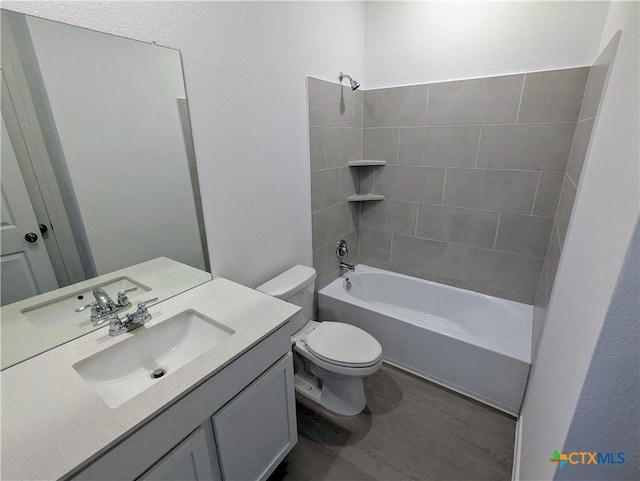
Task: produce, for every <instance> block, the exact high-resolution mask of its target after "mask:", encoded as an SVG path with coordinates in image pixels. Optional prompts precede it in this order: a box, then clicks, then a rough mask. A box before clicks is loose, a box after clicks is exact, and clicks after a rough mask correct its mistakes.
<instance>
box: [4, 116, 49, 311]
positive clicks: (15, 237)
mask: <svg viewBox="0 0 640 481" xmlns="http://www.w3.org/2000/svg"><path fill="white" fill-rule="evenodd" d="M1 184H2V215H1V217H0V235H1V244H0V245H1V246H2V255H1V262H2V267H1V272H2V305H4V304H10V303H12V302H16V301H19V300H22V299H26V298H28V297H31V296H34V295H36V294H41V293H43V292H47V291H50V290H52V289H56V288H57V287H58V283H57V282H56V277H55V275H54V273H53V268H52V266H51V261H50V260H49V256H48V254H47V250H46V249H45V247H44V244H43V243H42V240H41V233H40V230H39V228H38V222H37V221H36V216H35V214H34V212H33V207H32V206H31V201H30V200H29V195H28V194H27V189H26V187H25V184H24V180H23V179H22V174H21V173H20V168H19V166H18V160H17V158H16V154H15V150H14V148H13V145H12V143H11V140H10V138H9V133H8V132H7V127H6V126H5V121H4V116H3V117H2V178H1Z"/></svg>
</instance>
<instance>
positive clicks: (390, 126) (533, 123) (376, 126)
mask: <svg viewBox="0 0 640 481" xmlns="http://www.w3.org/2000/svg"><path fill="white" fill-rule="evenodd" d="M595 117H596V116H595V115H594V116H591V117H587V118H585V119H581V120H578V119H574V120H532V121H531V122H515V121H512V122H476V123H463V124H429V125H420V124H416V125H373V126H368V127H357V128H363V129H365V130H374V129H425V128H427V129H440V128H445V127H449V128H452V127H479V126H481V125H484V126H491V127H496V126H497V127H499V126H504V125H520V124H522V125H537V124H575V123H578V122H584V121H585V120H590V119H593V118H595ZM309 127H315V128H321V127H322V128H326V129H352V128H354V127H344V126H333V125H309Z"/></svg>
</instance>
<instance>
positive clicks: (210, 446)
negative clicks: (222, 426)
mask: <svg viewBox="0 0 640 481" xmlns="http://www.w3.org/2000/svg"><path fill="white" fill-rule="evenodd" d="M214 452H215V444H214V442H213V431H212V430H211V426H209V425H207V424H204V425H202V426H200V427H199V428H198V429H196V430H195V431H194V432H193V433H191V434H190V435H189V437H188V438H187V439H185V440H184V441H182V442H181V443H180V444H179V445H178V446H177V447H176V448H174V449H173V450H172V451H171V452H170V453H169V454H167V455H166V456H165V457H164V458H162V459H161V460H160V461H158V462H157V463H156V464H155V465H154V466H153V467H152V468H151V469H150V470H149V471H147V472H146V473H144V474H143V475H142V476H141V477H140V478H138V479H139V481H175V480H185V481H187V480H193V481H196V480H197V481H204V480H214V481H219V480H221V479H222V478H221V477H220V473H219V472H216V473H215V475H214V468H213V467H214V466H215V465H216V463H215V459H214V456H212V453H214Z"/></svg>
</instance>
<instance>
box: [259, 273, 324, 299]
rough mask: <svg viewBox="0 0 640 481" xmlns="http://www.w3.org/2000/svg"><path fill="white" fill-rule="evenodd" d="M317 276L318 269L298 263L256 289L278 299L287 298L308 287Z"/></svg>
mask: <svg viewBox="0 0 640 481" xmlns="http://www.w3.org/2000/svg"><path fill="white" fill-rule="evenodd" d="M315 278H316V270H315V269H314V268H312V267H307V266H303V265H297V266H294V267H292V268H291V269H289V270H286V271H284V272H283V273H282V274H280V275H278V276H276V277H274V278H273V279H271V280H270V281H267V282H265V283H264V284H262V285H260V286H258V287H256V290H258V291H260V292H264V293H265V294H269V295H270V296H273V297H277V298H278V299H287V298H288V297H290V296H291V295H292V294H295V293H296V292H298V291H301V290H302V289H304V288H305V287H307V286H308V285H309V284H311V283H312V282H313V281H314V280H315Z"/></svg>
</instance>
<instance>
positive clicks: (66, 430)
mask: <svg viewBox="0 0 640 481" xmlns="http://www.w3.org/2000/svg"><path fill="white" fill-rule="evenodd" d="M185 309H194V310H196V311H199V312H201V313H203V314H205V315H206V316H209V317H211V318H212V319H215V320H216V321H218V322H220V323H222V324H224V325H225V326H227V327H229V328H231V329H233V330H235V333H234V334H233V335H232V336H230V337H229V338H228V339H227V340H225V342H224V343H222V344H219V345H218V346H216V348H215V349H212V350H210V351H208V352H207V353H205V354H203V355H201V356H200V357H198V358H196V359H195V360H194V361H192V362H190V363H188V364H187V365H185V366H184V367H182V368H181V369H179V370H178V371H176V372H175V373H173V375H172V373H169V375H167V376H166V377H165V378H163V379H161V380H159V382H158V383H157V384H155V385H154V386H152V387H150V388H148V389H147V390H145V391H144V392H142V393H141V394H139V395H138V396H136V397H134V398H133V399H131V400H129V401H127V402H126V403H125V404H123V405H122V406H120V407H118V408H116V409H111V408H109V407H107V405H106V404H105V403H104V402H103V401H102V399H100V397H98V395H97V394H96V393H95V392H94V391H93V389H92V388H91V387H90V386H89V385H88V384H87V383H85V381H84V380H83V379H82V378H81V377H80V376H79V375H78V373H77V372H76V371H75V370H74V368H73V367H72V366H73V365H74V364H75V363H77V362H78V361H80V360H82V359H85V358H87V357H89V356H91V355H92V354H94V353H96V352H99V351H101V350H103V349H105V348H108V347H110V346H112V345H114V344H117V343H119V342H123V341H124V340H126V339H128V338H129V337H131V336H135V335H136V331H133V332H131V333H128V334H123V335H122V336H119V337H109V336H108V335H107V328H103V329H99V330H97V331H94V332H92V333H90V334H87V335H85V336H83V337H81V338H79V339H76V340H75V341H71V342H69V343H67V344H64V345H62V346H60V347H58V348H56V349H53V350H51V351H48V352H46V353H43V354H41V355H39V356H37V357H34V358H32V359H30V360H27V361H25V362H22V363H20V364H18V365H16V366H14V367H12V368H9V369H6V370H4V371H2V373H0V382H2V388H3V399H2V411H3V412H2V414H3V417H2V431H3V436H2V477H3V478H4V479H58V478H61V477H64V476H68V475H69V474H70V473H71V472H75V471H76V470H77V469H78V468H79V467H81V466H84V465H86V464H88V463H89V462H90V461H92V460H93V459H95V458H97V457H98V456H99V455H100V454H102V453H104V452H106V451H107V450H108V449H109V448H110V447H112V446H113V445H115V444H116V443H117V442H119V441H120V440H122V439H123V438H125V437H126V436H127V435H129V434H130V433H132V432H133V431H134V430H135V429H137V428H138V427H140V426H141V425H142V424H143V423H145V422H146V421H148V420H149V419H150V418H152V417H153V416H155V415H156V414H158V413H159V412H161V411H162V410H163V409H164V408H166V407H168V406H169V405H171V404H172V403H173V402H175V401H176V400H177V399H179V398H181V397H182V396H184V395H185V394H186V393H187V392H189V391H190V390H192V389H193V388H195V387H196V386H198V385H200V384H201V383H203V382H204V381H205V380H207V379H209V378H212V376H213V375H214V374H216V373H218V372H220V371H221V370H222V368H224V367H225V366H227V365H229V364H230V363H231V362H232V361H233V360H234V359H237V358H238V357H239V356H240V355H242V354H243V353H245V352H247V351H248V350H249V349H250V348H251V347H253V346H255V345H256V344H257V343H258V342H259V341H261V340H262V339H265V338H266V337H267V336H268V335H269V334H270V333H273V332H275V331H276V330H278V329H279V328H280V327H282V326H284V325H285V324H286V323H287V322H288V321H289V319H290V318H291V317H292V316H294V315H295V314H296V313H297V312H299V308H297V307H296V306H293V305H291V304H287V303H284V302H281V301H279V300H277V299H274V298H272V297H270V296H267V295H264V294H261V293H258V292H256V291H253V290H251V289H248V288H246V287H243V286H240V285H238V284H235V283H233V282H231V281H227V280H225V279H214V280H213V281H211V282H208V283H206V284H203V285H201V286H199V287H196V288H194V289H192V290H190V291H188V292H186V293H183V294H182V295H180V296H176V297H174V298H172V299H170V300H168V301H165V302H163V303H161V304H158V305H155V306H152V307H150V308H149V311H150V312H151V313H152V315H153V319H152V320H151V321H149V322H148V323H147V324H146V325H145V328H149V327H153V326H154V325H156V324H159V323H161V322H163V321H164V320H166V319H168V318H170V317H172V316H174V315H176V314H178V313H180V312H182V311H184V310H185ZM286 337H288V332H287V333H286ZM265 367H266V366H265Z"/></svg>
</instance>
